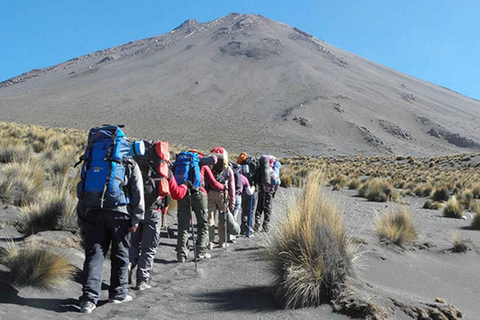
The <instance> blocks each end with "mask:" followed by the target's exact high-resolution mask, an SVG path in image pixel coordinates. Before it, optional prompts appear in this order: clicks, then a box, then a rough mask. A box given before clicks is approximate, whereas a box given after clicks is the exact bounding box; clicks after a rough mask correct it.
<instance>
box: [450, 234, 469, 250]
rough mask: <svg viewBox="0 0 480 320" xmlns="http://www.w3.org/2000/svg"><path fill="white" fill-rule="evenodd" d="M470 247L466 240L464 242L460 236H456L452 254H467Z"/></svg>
mask: <svg viewBox="0 0 480 320" xmlns="http://www.w3.org/2000/svg"><path fill="white" fill-rule="evenodd" d="M468 249H469V248H468V246H467V243H466V241H465V240H463V239H462V238H460V236H459V235H458V234H455V235H454V236H453V248H452V252H455V253H464V252H467V251H468Z"/></svg>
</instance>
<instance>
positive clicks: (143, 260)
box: [128, 140, 171, 291]
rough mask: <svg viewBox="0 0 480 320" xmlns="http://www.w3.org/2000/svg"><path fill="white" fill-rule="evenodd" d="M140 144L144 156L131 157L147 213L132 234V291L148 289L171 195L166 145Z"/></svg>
mask: <svg viewBox="0 0 480 320" xmlns="http://www.w3.org/2000/svg"><path fill="white" fill-rule="evenodd" d="M143 142H144V145H145V152H144V154H143V155H134V157H133V158H134V160H136V162H137V163H138V166H139V168H140V171H141V172H142V178H143V182H144V185H143V190H144V206H145V208H146V211H145V219H143V220H141V221H140V224H139V226H138V229H137V231H136V232H134V233H133V234H132V240H131V245H130V250H129V255H130V263H129V265H128V271H129V274H128V275H129V277H128V280H129V283H131V282H132V280H131V278H132V272H133V269H134V268H137V271H136V276H137V277H136V286H135V289H136V290H140V291H143V290H145V289H149V288H151V286H150V284H149V280H150V272H151V270H152V268H153V261H154V258H155V254H156V252H157V246H158V244H159V243H160V231H161V225H162V221H163V213H162V210H163V209H164V208H165V204H166V201H167V199H168V194H169V193H170V192H169V191H170V190H169V188H168V187H167V186H165V184H167V185H168V183H167V182H166V181H165V180H164V179H168V178H169V176H170V177H171V172H170V171H169V170H168V163H169V161H170V153H169V151H168V142H167V141H165V142H162V141H154V140H144V141H143ZM162 174H163V175H162ZM162 182H163V183H162ZM160 194H161V195H160Z"/></svg>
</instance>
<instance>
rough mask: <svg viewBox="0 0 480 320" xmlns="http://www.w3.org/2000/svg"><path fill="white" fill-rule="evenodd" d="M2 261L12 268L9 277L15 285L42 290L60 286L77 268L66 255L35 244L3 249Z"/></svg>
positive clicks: (11, 246)
mask: <svg viewBox="0 0 480 320" xmlns="http://www.w3.org/2000/svg"><path fill="white" fill-rule="evenodd" d="M1 262H2V264H4V265H5V266H6V267H7V268H9V269H10V273H9V279H10V281H11V283H12V284H13V285H14V286H17V287H30V288H35V289H40V290H52V289H56V288H58V287H59V286H60V285H61V284H62V283H64V281H66V280H68V279H71V277H72V276H73V274H74V272H75V270H76V269H75V267H74V266H72V265H71V264H70V263H69V262H68V259H67V258H66V257H65V256H62V255H59V254H57V253H55V252H54V251H53V250H52V249H49V248H48V247H41V246H35V245H33V244H25V246H24V247H22V248H18V247H16V246H15V245H14V244H11V245H9V246H8V247H7V248H6V249H3V252H2V255H1Z"/></svg>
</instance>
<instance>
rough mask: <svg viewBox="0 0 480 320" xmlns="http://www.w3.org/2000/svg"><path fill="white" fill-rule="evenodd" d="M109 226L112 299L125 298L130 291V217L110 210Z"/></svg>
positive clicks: (110, 292) (110, 296)
mask: <svg viewBox="0 0 480 320" xmlns="http://www.w3.org/2000/svg"><path fill="white" fill-rule="evenodd" d="M105 220H106V221H107V226H108V228H109V231H110V234H111V239H112V249H111V253H110V259H111V262H112V270H111V274H110V289H109V290H108V296H109V298H110V299H116V300H123V299H125V297H126V296H127V293H128V262H129V260H128V248H129V246H130V233H129V232H128V228H129V227H130V218H129V217H128V216H127V215H125V214H121V213H116V212H108V217H106V218H105Z"/></svg>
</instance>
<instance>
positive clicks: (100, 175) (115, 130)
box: [75, 125, 133, 209]
mask: <svg viewBox="0 0 480 320" xmlns="http://www.w3.org/2000/svg"><path fill="white" fill-rule="evenodd" d="M129 151H130V142H129V141H128V139H127V137H126V136H125V134H124V133H123V131H122V129H121V127H120V126H113V125H112V126H111V125H107V126H103V127H95V128H92V129H90V132H89V133H88V141H87V147H86V148H85V152H84V154H83V155H82V156H81V157H80V161H79V162H77V163H76V164H75V166H77V165H78V164H80V163H81V162H82V161H83V162H84V163H83V166H82V171H81V176H80V177H81V180H80V182H79V183H78V185H77V197H78V199H80V200H83V201H84V204H85V206H86V207H89V208H104V209H113V208H116V207H118V206H123V205H127V204H129V202H130V201H129V198H128V194H127V192H126V181H125V172H126V169H127V168H126V167H127V165H129V164H130V165H133V162H132V160H131V158H130V157H129V156H128V154H129Z"/></svg>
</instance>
